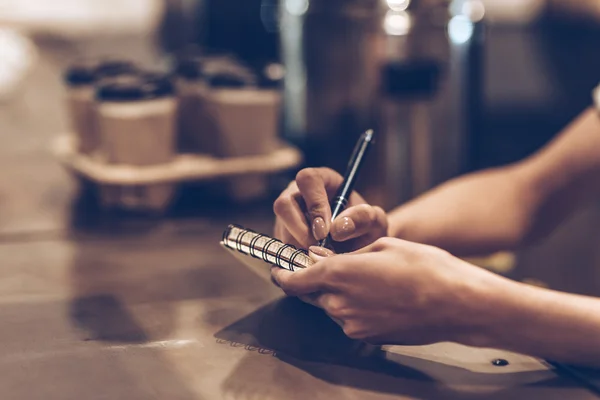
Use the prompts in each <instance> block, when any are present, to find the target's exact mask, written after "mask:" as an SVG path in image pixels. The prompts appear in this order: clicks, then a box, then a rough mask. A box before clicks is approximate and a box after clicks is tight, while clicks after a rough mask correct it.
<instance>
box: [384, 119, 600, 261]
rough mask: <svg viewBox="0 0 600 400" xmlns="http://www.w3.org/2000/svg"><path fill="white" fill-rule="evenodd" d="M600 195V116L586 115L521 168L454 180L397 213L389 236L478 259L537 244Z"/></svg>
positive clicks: (391, 219) (393, 214) (391, 215)
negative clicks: (485, 254)
mask: <svg viewBox="0 0 600 400" xmlns="http://www.w3.org/2000/svg"><path fill="white" fill-rule="evenodd" d="M599 191H600V117H599V116H598V115H597V113H596V111H595V110H593V109H588V110H586V111H584V112H583V113H582V114H581V115H580V116H579V117H578V118H577V119H576V120H575V121H573V122H572V123H571V124H570V125H569V126H567V127H566V128H565V129H564V131H563V132H561V133H560V134H559V135H558V136H557V137H556V138H555V139H554V140H552V141H551V142H550V143H549V144H548V145H546V146H545V147H544V148H542V149H541V150H540V151H538V152H537V153H536V154H534V155H532V156H531V157H529V158H527V159H525V160H523V161H522V162H519V163H516V164H513V165H510V166H507V167H502V168H497V169H491V170H486V171H481V172H477V173H474V174H469V175H465V176H462V177H459V178H457V179H454V180H451V181H449V182H447V183H445V184H443V185H441V186H439V187H437V188H435V189H433V190H432V191H430V192H428V193H426V194H424V195H423V196H421V197H419V198H417V199H415V200H413V201H411V202H409V203H407V204H405V205H403V206H400V207H398V208H396V209H395V210H393V211H391V212H390V213H389V215H388V220H389V225H390V234H391V235H392V236H395V237H400V238H404V239H408V240H412V241H416V242H421V243H427V244H431V245H435V246H439V247H442V248H445V249H447V250H449V251H451V252H453V253H454V254H457V255H461V256H462V255H475V254H483V253H486V252H493V251H497V250H504V249H509V248H515V247H518V246H520V245H522V244H527V243H530V242H533V241H535V240H537V239H539V238H541V237H543V236H545V235H546V234H548V233H549V232H550V231H551V230H552V229H553V228H555V227H556V226H557V225H558V224H560V223H561V222H562V221H563V220H564V219H565V218H566V217H568V216H569V215H571V214H572V213H573V212H574V211H575V210H576V209H577V208H578V207H579V206H580V205H581V204H582V203H583V202H585V201H589V200H590V199H593V198H594V197H595V196H597V195H598V194H599Z"/></svg>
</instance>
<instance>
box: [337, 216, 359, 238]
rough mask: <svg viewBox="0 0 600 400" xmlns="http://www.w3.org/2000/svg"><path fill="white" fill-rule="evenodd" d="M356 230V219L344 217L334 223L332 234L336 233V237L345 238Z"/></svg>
mask: <svg viewBox="0 0 600 400" xmlns="http://www.w3.org/2000/svg"><path fill="white" fill-rule="evenodd" d="M355 230H356V225H354V221H352V220H351V219H350V218H348V217H343V218H340V219H339V220H336V221H335V222H334V223H333V229H332V231H333V232H332V234H334V235H335V239H337V240H344V239H346V238H348V237H350V236H352V234H353V233H354V231H355Z"/></svg>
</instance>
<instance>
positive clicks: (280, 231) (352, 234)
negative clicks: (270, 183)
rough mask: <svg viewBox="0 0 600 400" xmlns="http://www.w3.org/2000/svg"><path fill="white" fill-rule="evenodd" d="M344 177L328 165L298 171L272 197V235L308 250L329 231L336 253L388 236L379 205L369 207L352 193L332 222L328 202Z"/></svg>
mask: <svg viewBox="0 0 600 400" xmlns="http://www.w3.org/2000/svg"><path fill="white" fill-rule="evenodd" d="M342 181H343V177H342V176H341V175H340V174H338V173H337V172H335V171H333V170H332V169H329V168H306V169H303V170H301V171H300V172H298V174H297V175H296V180H295V181H293V182H291V183H290V185H289V186H288V187H287V189H285V190H284V191H283V192H282V193H281V194H280V195H279V197H278V198H277V200H275V203H274V205H273V210H274V211H275V215H276V217H277V218H276V220H275V237H276V238H277V239H279V240H281V241H283V242H284V243H288V244H292V245H294V246H296V247H299V248H304V249H307V248H308V247H309V246H311V245H315V244H316V243H317V241H319V240H321V239H324V238H325V237H326V236H327V235H328V234H329V233H331V237H332V239H333V241H334V243H333V246H334V248H335V250H336V252H338V253H345V252H349V251H354V250H357V249H360V248H362V247H364V246H367V245H369V244H371V243H373V242H374V241H375V240H377V239H378V238H380V237H383V236H387V232H388V219H387V215H386V213H385V211H383V209H381V208H380V207H376V206H371V205H369V204H367V202H366V201H365V200H364V199H363V198H362V197H361V196H360V195H359V194H358V193H356V192H352V194H351V196H350V200H349V202H348V206H347V208H346V209H345V210H344V211H343V212H342V213H340V215H338V217H337V218H336V219H335V221H333V222H332V221H331V207H330V203H331V200H332V199H333V197H334V196H335V194H336V192H337V190H338V187H339V186H340V185H341V184H342Z"/></svg>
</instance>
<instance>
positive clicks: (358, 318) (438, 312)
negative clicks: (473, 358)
mask: <svg viewBox="0 0 600 400" xmlns="http://www.w3.org/2000/svg"><path fill="white" fill-rule="evenodd" d="M314 250H315V251H318V252H319V253H320V254H323V251H322V249H321V248H315V249H314ZM312 251H313V249H311V253H312ZM312 256H313V257H315V258H317V259H318V261H317V262H316V263H315V264H314V265H313V266H311V267H310V268H307V269H305V270H301V271H296V272H290V271H287V270H284V269H281V268H273V269H272V276H273V278H274V280H275V281H276V282H277V284H278V285H279V286H280V287H281V288H282V289H283V290H284V291H285V292H286V294H288V295H292V296H300V297H301V298H303V299H306V300H305V301H308V302H310V303H311V304H315V305H317V306H319V307H321V308H323V310H325V312H326V313H327V314H328V315H329V316H330V317H331V318H332V319H334V320H336V321H337V322H338V323H339V324H340V325H341V326H342V327H343V329H344V332H345V333H346V334H347V335H348V336H349V337H351V338H355V339H360V340H364V341H367V342H371V343H374V344H404V345H407V344H427V343H434V342H438V341H455V342H459V343H464V344H474V343H479V342H477V340H478V339H479V338H481V337H482V334H483V333H482V331H481V329H482V328H481V327H482V326H487V325H486V321H487V319H488V318H492V317H491V316H490V314H491V312H490V309H489V308H490V307H491V306H490V299H491V298H492V297H491V294H492V293H503V292H502V291H499V290H498V289H499V286H498V285H499V284H503V282H504V281H503V279H504V278H501V277H499V276H496V275H494V274H492V273H490V272H488V271H485V270H483V269H481V268H478V267H475V266H473V265H471V264H468V263H466V262H464V261H462V260H460V259H458V258H455V257H454V256H452V255H450V254H449V253H447V252H445V251H443V250H441V249H438V248H436V247H431V246H426V245H421V244H416V243H412V242H407V241H404V240H400V239H391V238H382V239H379V240H377V241H376V242H374V243H373V244H371V245H369V246H367V247H365V248H363V249H360V250H358V251H356V252H354V253H350V254H342V255H331V256H329V257H318V256H316V255H315V254H312ZM506 281H507V280H506ZM491 308H496V309H497V308H498V307H495V306H494V307H491Z"/></svg>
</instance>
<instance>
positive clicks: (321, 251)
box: [308, 246, 335, 261]
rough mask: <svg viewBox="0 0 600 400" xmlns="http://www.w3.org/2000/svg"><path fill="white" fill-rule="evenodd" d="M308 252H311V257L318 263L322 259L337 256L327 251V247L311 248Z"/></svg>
mask: <svg viewBox="0 0 600 400" xmlns="http://www.w3.org/2000/svg"><path fill="white" fill-rule="evenodd" d="M308 251H309V253H310V255H311V257H312V258H313V259H315V260H317V261H318V260H320V259H322V258H327V257H331V256H333V255H335V253H334V252H333V251H331V250H329V249H326V248H325V247H319V246H310V247H309V248H308Z"/></svg>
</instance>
